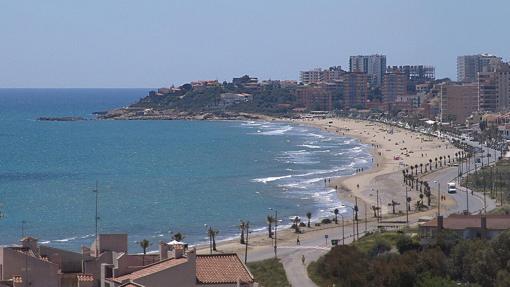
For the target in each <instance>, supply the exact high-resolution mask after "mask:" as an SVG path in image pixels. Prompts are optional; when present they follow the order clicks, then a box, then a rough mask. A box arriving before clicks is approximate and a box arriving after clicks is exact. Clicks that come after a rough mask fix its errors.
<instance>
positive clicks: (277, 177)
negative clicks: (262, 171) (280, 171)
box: [252, 175, 292, 183]
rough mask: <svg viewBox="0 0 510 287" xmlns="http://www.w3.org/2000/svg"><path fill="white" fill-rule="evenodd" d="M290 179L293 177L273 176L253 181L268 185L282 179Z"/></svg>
mask: <svg viewBox="0 0 510 287" xmlns="http://www.w3.org/2000/svg"><path fill="white" fill-rule="evenodd" d="M290 177H292V175H284V176H272V177H264V178H255V179H252V181H253V182H261V183H268V182H272V181H276V180H280V179H284V178H290Z"/></svg>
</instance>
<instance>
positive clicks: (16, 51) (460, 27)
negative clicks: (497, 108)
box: [0, 0, 510, 88]
mask: <svg viewBox="0 0 510 287" xmlns="http://www.w3.org/2000/svg"><path fill="white" fill-rule="evenodd" d="M509 16H510V1H507V0H499V1H497V0H484V1H470V0H448V1H445V0H426V1H425V0H423V1H418V0H391V1H390V0H373V1H369V0H330V1H324V0H313V1H312V0H309V1H302V0H259V1H247V0H246V1H245V0H209V1H206V0H202V1H199V0H182V1H177V0H145V1H141V0H86V1H73V0H45V1H41V0H10V1H9V0H0V88H101V87H104V88H116V87H117V88H118V87H125V88H131V87H148V88H156V87H162V86H169V85H172V84H175V85H180V84H183V83H186V82H190V81H192V80H198V79H213V80H214V79H217V80H220V81H224V80H229V81H230V80H231V79H232V77H236V76H242V75H244V74H249V75H252V76H256V77H258V78H259V79H293V80H297V79H298V75H299V71H300V70H304V69H312V68H316V67H323V68H325V67H329V66H335V65H341V66H342V67H344V69H348V61H349V56H350V55H358V54H375V53H379V54H385V55H386V56H387V64H388V65H405V64H426V65H433V66H435V67H436V76H437V77H438V78H441V77H450V78H452V79H455V78H456V76H455V75H456V57H457V56H458V55H465V54H476V53H484V52H486V53H491V54H496V55H498V56H501V57H503V59H505V60H508V59H509V57H510V55H509V52H510V37H508V35H509V34H508V27H510V24H509V23H508V19H509Z"/></svg>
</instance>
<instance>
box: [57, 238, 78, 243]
mask: <svg viewBox="0 0 510 287" xmlns="http://www.w3.org/2000/svg"><path fill="white" fill-rule="evenodd" d="M76 238H77V237H69V238H64V239H55V240H53V241H55V242H69V241H72V240H76Z"/></svg>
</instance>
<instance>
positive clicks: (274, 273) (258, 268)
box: [248, 258, 290, 287]
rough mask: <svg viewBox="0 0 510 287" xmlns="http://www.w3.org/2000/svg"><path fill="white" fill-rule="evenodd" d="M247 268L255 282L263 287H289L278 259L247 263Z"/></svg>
mask: <svg viewBox="0 0 510 287" xmlns="http://www.w3.org/2000/svg"><path fill="white" fill-rule="evenodd" d="M248 268H249V269H250V272H251V273H252V274H253V276H254V277H255V280H256V281H257V282H258V283H259V284H260V285H261V286H263V287H273V286H274V287H280V286H281V287H290V283H289V281H288V280H287V275H285V270H284V269H283V265H282V263H280V261H279V260H278V259H275V258H271V259H266V260H263V261H257V262H252V263H248Z"/></svg>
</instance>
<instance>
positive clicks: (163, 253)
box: [159, 241, 169, 260]
mask: <svg viewBox="0 0 510 287" xmlns="http://www.w3.org/2000/svg"><path fill="white" fill-rule="evenodd" d="M168 249H169V248H168V244H166V243H165V242H163V241H161V242H160V243H159V260H165V259H167V258H168Z"/></svg>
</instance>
